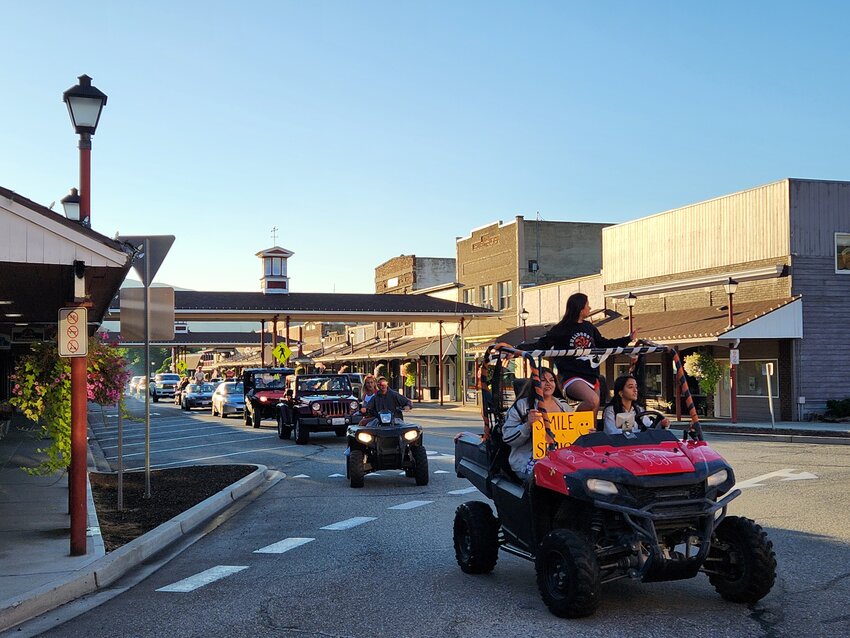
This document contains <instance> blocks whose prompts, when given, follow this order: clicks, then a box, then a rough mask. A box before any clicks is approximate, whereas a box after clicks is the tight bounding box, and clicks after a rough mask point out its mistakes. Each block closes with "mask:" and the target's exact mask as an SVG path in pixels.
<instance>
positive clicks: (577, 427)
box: [531, 412, 596, 459]
mask: <svg viewBox="0 0 850 638" xmlns="http://www.w3.org/2000/svg"><path fill="white" fill-rule="evenodd" d="M595 416H596V415H594V414H593V412H555V413H553V414H550V415H549V429H550V430H551V431H552V435H553V436H554V437H555V444H556V445H557V446H558V449H561V448H565V447H569V446H571V445H572V444H573V443H574V442H575V440H576V439H577V438H578V437H580V436H581V435H583V434H590V433H591V432H595V431H596V418H595ZM531 437H532V438H531V440H532V445H533V451H534V458H535V459H542V458H543V457H544V456H546V428H545V426H544V425H543V421H532V422H531Z"/></svg>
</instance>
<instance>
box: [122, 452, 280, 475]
mask: <svg viewBox="0 0 850 638" xmlns="http://www.w3.org/2000/svg"><path fill="white" fill-rule="evenodd" d="M288 447H295V446H294V445H276V446H275V447H261V448H258V449H254V450H242V451H241V452H230V453H229V454H216V455H215V456H202V457H201V458H197V459H195V458H192V459H183V460H181V461H171V462H170V463H154V464H152V465H151V467H168V466H169V465H186V464H187V463H190V462H191V463H196V462H197V461H209V460H211V459H223V458H226V457H228V456H239V455H240V454H251V453H253V452H269V451H271V450H283V449H286V448H288ZM143 469H145V466H144V465H140V466H139V467H128V468H126V471H127V472H132V471H133V470H143Z"/></svg>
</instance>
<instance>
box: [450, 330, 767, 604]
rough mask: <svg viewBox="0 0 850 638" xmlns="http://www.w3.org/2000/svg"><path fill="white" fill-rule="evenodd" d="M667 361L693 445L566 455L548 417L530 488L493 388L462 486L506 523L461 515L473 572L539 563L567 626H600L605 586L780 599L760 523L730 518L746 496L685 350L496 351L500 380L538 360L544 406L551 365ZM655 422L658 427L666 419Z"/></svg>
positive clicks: (638, 443)
mask: <svg viewBox="0 0 850 638" xmlns="http://www.w3.org/2000/svg"><path fill="white" fill-rule="evenodd" d="M658 351H666V352H669V353H671V354H672V355H673V361H674V365H675V366H676V376H677V381H678V383H679V385H680V387H681V388H682V397H683V398H684V399H685V400H686V404H687V405H688V410H689V412H690V416H691V424H690V427H689V428H688V429H686V431H685V433H684V435H683V437H682V439H681V440H680V439H678V438H677V437H676V436H675V435H674V434H673V433H672V432H671V431H670V430H665V429H660V428H655V427H650V428H647V429H646V430H645V431H628V432H625V433H624V434H616V435H610V434H606V433H604V432H602V431H591V432H589V433H586V434H582V435H580V436H578V438H576V439H575V441H574V442H572V444H570V445H567V446H563V442H561V443H559V442H558V441H557V438H558V437H557V436H556V435H555V434H554V433H553V432H552V431H551V430H550V428H549V417H548V416H545V417H544V421H543V425H542V426H540V425H537V426H536V429H537V431H538V432H543V436H544V438H543V440H542V444H543V447H542V448H541V449H544V450H545V456H543V458H540V459H539V460H537V462H536V463H535V464H534V469H533V474H532V475H531V476H530V477H529V479H528V480H527V481H525V482H521V481H519V480H518V479H517V477H516V476H515V475H514V473H513V472H512V471H511V468H510V466H509V465H508V463H507V457H508V454H509V452H510V448H509V447H508V446H507V445H506V444H505V443H503V442H502V439H501V428H502V425H503V424H504V419H505V413H506V411H507V409H506V406H505V405H504V403H502V404H500V397H501V395H502V393H501V388H499V387H494V388H493V396H494V404H495V405H496V407H495V408H494V409H493V410H492V411H491V412H492V414H491V417H490V423H489V426H487V428H486V430H487V431H486V432H485V436H484V437H481V436H477V435H472V434H466V433H465V434H460V435H458V437H457V438H456V439H455V470H456V472H457V475H458V476H459V477H466V478H467V479H469V480H470V481H471V482H472V483H473V485H475V487H477V488H478V489H479V490H480V491H481V492H482V493H483V494H484V495H485V496H487V497H488V498H490V499H492V501H493V502H494V504H495V506H496V511H497V512H498V518H497V517H496V516H494V515H493V512H492V510H491V508H490V506H489V505H488V504H487V503H485V502H482V501H470V502H467V503H464V504H462V505H461V506H460V507H458V509H457V512H456V514H455V520H454V547H455V555H456V558H457V562H458V564H459V565H460V568H461V569H462V570H463V571H464V572H467V573H472V574H481V573H488V572H490V571H492V570H493V568H494V567H495V565H496V561H497V559H498V552H499V549H502V550H503V551H506V552H508V553H511V554H514V555H516V556H520V557H522V558H526V559H528V560H530V561H533V562H534V565H535V570H536V575H537V586H538V589H539V591H540V594H541V596H542V598H543V601H544V603H545V604H546V606H547V607H548V608H549V610H550V611H551V612H552V613H553V614H555V615H556V616H561V617H566V618H577V617H582V616H588V615H591V614H593V613H594V612H595V611H596V608H597V606H598V605H599V602H600V596H601V585H602V584H604V583H609V582H612V581H615V580H619V579H623V578H632V579H636V580H641V581H643V582H655V581H666V580H679V579H684V578H691V577H694V576H696V575H697V574H698V573H699V572H703V573H705V574H707V575H708V579H709V582H710V583H711V584H712V585H713V586H714V588H715V590H717V592H718V593H719V594H720V595H721V596H722V597H723V598H725V599H726V600H729V601H732V602H737V603H755V602H756V601H758V600H760V599H761V598H763V597H764V596H766V595H767V594H768V593H769V592H770V590H771V588H772V587H773V583H774V580H775V578H776V558H775V554H774V552H773V544H772V543H771V541H770V540H768V538H767V535H766V534H765V532H764V531H763V530H762V528H761V527H760V526H759V525H757V524H756V523H755V522H753V521H751V520H750V519H747V518H743V517H738V516H726V508H727V507H728V505H729V503H730V502H731V501H732V499H734V498H735V497H737V496H738V495H739V494H740V490H737V489H733V486H734V484H735V474H734V472H733V471H732V468H731V467H730V466H729V464H728V463H726V461H725V460H724V459H723V458H722V457H721V456H720V455H719V454H717V453H716V452H715V451H714V450H712V449H711V448H710V447H709V446H708V444H707V443H706V442H705V440H704V439H703V435H702V429H701V427H700V424H699V420H698V419H697V416H696V411H695V410H694V409H693V401H692V400H691V397H690V393H689V392H688V388H687V385H686V383H685V378H684V372H683V371H682V368H681V363H680V361H679V357H678V354H677V353H676V351H675V350H673V349H671V348H667V347H665V346H642V347H631V348H613V349H609V350H603V349H592V350H591V349H586V350H566V351H565V350H559V351H535V352H531V353H527V352H522V351H520V350H516V349H514V348H512V347H509V346H504V345H496V346H491V347H490V349H488V352H487V356H488V357H489V359H490V360H491V361H493V362H494V364H495V369H496V372H497V374H494V375H493V377H494V379H496V380H498V379H500V378H501V375H500V374H498V372H499V368H500V367H501V366H502V365H503V363H504V362H505V361H506V360H507V359H509V358H512V357H524V358H526V359H527V360H529V362H530V363H531V371H532V375H531V376H532V383H534V384H535V386H536V388H535V389H536V390H537V396H535V395H534V394H533V395H532V399H533V400H534V401H535V402H536V400H537V399H538V398H539V397H541V396H542V394H540V386H539V379H538V378H537V369H538V366H539V362H540V361H541V360H542V359H543V358H544V357H545V358H549V357H565V356H567V357H568V356H591V357H597V358H602V359H604V357H606V356H609V355H611V354H620V353H622V354H627V355H633V356H636V355H643V354H646V353H649V352H658ZM645 414H647V415H649V416H650V417H652V421H651V422H652V425H653V426H655V425H658V424H659V423H660V422H661V420H662V419H663V417H664V415H663V414H661V413H657V412H647V413H645ZM592 416H593V417H594V420H595V415H592ZM642 416H643V415H639V418H638V420H637V421H638V423H640V422H641V421H642V420H643V419H642V418H640V417H642ZM597 429H598V428H597ZM537 444H538V443H537V441H535V445H537Z"/></svg>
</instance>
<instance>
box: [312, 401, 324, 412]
mask: <svg viewBox="0 0 850 638" xmlns="http://www.w3.org/2000/svg"><path fill="white" fill-rule="evenodd" d="M310 407H311V408H312V409H313V412H321V411H322V404H321V403H314V404H313V405H311V406H310Z"/></svg>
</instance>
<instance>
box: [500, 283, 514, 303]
mask: <svg viewBox="0 0 850 638" xmlns="http://www.w3.org/2000/svg"><path fill="white" fill-rule="evenodd" d="M498 291H499V310H507V309H508V308H510V307H511V306H512V305H513V301H512V299H513V296H514V282H513V281H500V282H499V285H498Z"/></svg>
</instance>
